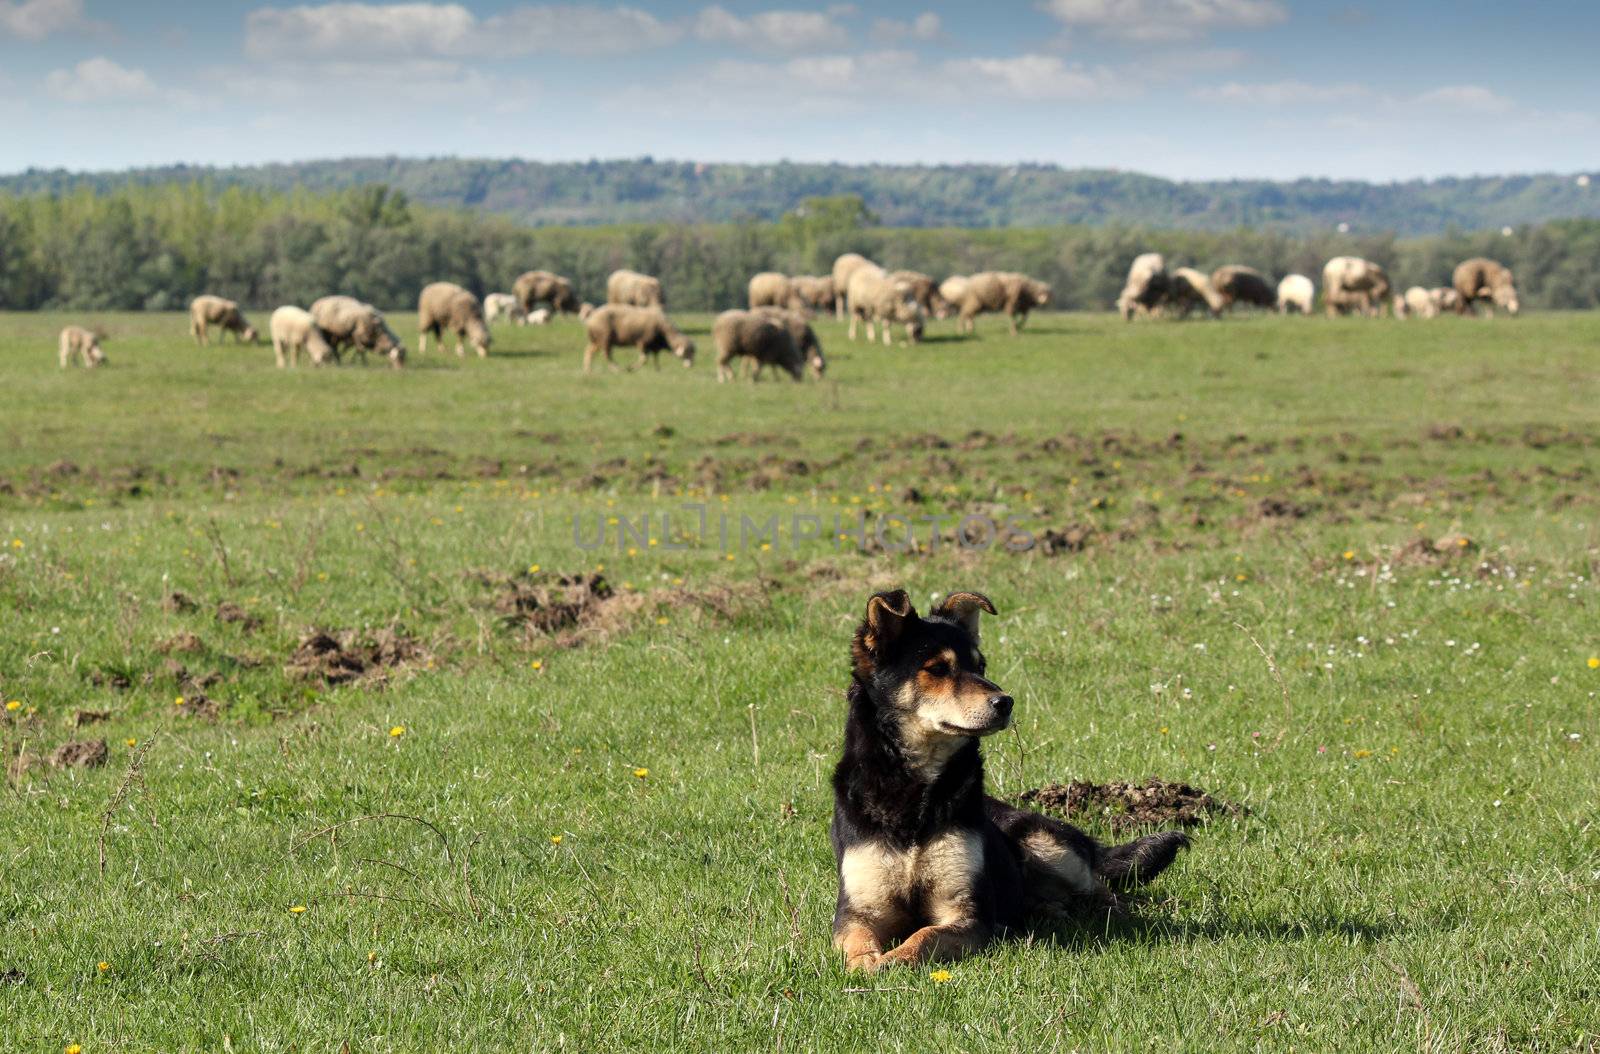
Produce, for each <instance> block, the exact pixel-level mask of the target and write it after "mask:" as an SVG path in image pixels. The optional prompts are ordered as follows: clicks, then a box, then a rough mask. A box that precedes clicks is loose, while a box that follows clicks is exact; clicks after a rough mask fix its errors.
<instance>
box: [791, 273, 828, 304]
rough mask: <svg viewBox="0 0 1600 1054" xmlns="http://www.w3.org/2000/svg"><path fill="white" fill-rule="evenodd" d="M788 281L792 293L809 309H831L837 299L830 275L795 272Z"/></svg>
mask: <svg viewBox="0 0 1600 1054" xmlns="http://www.w3.org/2000/svg"><path fill="white" fill-rule="evenodd" d="M789 283H790V285H791V286H792V287H793V289H794V295H795V296H796V297H797V298H799V300H800V302H801V303H802V304H803V305H805V308H806V309H807V310H809V311H832V310H833V309H834V305H835V303H836V302H837V301H838V299H839V292H838V290H837V289H836V288H835V287H834V284H833V276H832V275H826V274H825V275H810V274H797V275H795V276H794V277H793V278H791V279H789Z"/></svg>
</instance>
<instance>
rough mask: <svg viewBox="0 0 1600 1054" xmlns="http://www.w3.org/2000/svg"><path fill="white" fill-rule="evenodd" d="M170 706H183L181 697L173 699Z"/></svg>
mask: <svg viewBox="0 0 1600 1054" xmlns="http://www.w3.org/2000/svg"><path fill="white" fill-rule="evenodd" d="M172 705H173V706H182V705H183V696H181V695H180V696H178V698H176V699H174V700H173V701H172Z"/></svg>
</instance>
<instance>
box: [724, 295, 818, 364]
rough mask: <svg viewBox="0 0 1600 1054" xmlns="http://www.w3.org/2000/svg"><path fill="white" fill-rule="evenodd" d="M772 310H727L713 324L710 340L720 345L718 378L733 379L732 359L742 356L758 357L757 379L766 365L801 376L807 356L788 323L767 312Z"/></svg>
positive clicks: (756, 362) (755, 358)
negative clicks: (797, 344) (801, 349)
mask: <svg viewBox="0 0 1600 1054" xmlns="http://www.w3.org/2000/svg"><path fill="white" fill-rule="evenodd" d="M770 310H772V309H770V308H768V309H765V310H755V311H740V310H737V309H735V310H733V311H724V312H723V313H722V314H720V315H718V316H717V318H716V321H715V322H713V323H712V324H711V340H712V342H713V343H714V344H715V345H716V346H717V380H718V382H723V381H731V380H733V368H732V367H731V366H730V365H729V363H731V362H732V361H733V360H734V359H736V358H741V357H743V358H749V359H752V360H754V361H755V364H756V371H755V375H754V377H753V378H752V379H754V380H758V381H759V380H760V379H761V371H762V370H763V369H764V368H765V367H767V366H773V367H776V368H778V369H781V370H787V371H788V373H789V376H790V377H793V378H794V379H795V380H797V381H798V380H799V379H800V377H801V375H802V372H803V370H804V366H805V359H804V357H803V356H802V355H801V353H800V349H799V348H797V347H795V343H794V335H793V334H792V333H791V332H790V331H789V327H788V325H787V324H786V323H785V322H784V321H783V320H781V319H780V318H778V317H775V316H773V315H771V314H768V313H767V312H768V311H770Z"/></svg>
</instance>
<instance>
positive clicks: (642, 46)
mask: <svg viewBox="0 0 1600 1054" xmlns="http://www.w3.org/2000/svg"><path fill="white" fill-rule="evenodd" d="M1597 41H1600V2H1596V0H1530V2H1524V3H1511V2H1509V0H1493V2H1488V0H1448V2H1436V0H1383V2H1376V0H1023V2H1010V0H987V2H974V0H966V2H958V3H942V2H935V0H909V2H902V0H880V2H876V3H873V2H867V0H859V2H856V3H835V4H811V3H807V2H806V0H787V3H782V4H776V5H775V4H771V3H750V2H740V0H721V2H718V3H705V2H701V0H661V2H655V0H632V2H631V3H629V4H623V5H617V4H611V3H583V2H573V3H561V4H544V3H525V2H515V0H463V2H460V3H425V2H415V3H396V4H382V3H355V2H343V3H307V4H297V3H286V2H263V0H208V2H204V3H181V2H173V0H138V2H129V0H0V120H3V121H4V126H5V128H6V134H5V135H4V136H3V137H0V171H3V172H15V171H19V170H22V169H25V168H30V167H65V168H70V169H120V168H126V167H130V166H148V165H164V164H172V163H177V162H187V163H193V164H224V165H226V164H254V163H259V162H267V161H297V160H308V159H315V158H330V157H348V156H357V155H389V154H395V155H401V156H425V157H436V156H445V155H459V156H470V157H516V158H525V159H529V160H586V159H589V158H618V157H638V156H641V155H645V154H649V155H652V156H654V157H656V158H658V159H668V158H670V159H683V160H696V161H708V162H718V161H724V162H726V161H749V162H770V161H776V160H782V159H788V160H793V161H841V162H851V163H859V162H892V163H950V162H990V163H1001V164H1010V163H1017V162H1052V163H1056V164H1060V165H1063V166H1066V167H1074V168H1076V167H1091V168H1116V169H1122V170H1128V171H1139V172H1148V173H1152V174H1156V175H1162V176H1168V177H1172V178H1178V179H1218V178H1271V179H1289V178H1298V177H1302V176H1312V177H1332V178H1354V179H1367V180H1376V181H1387V180H1395V179H1412V178H1418V177H1425V178H1432V177H1439V176H1452V175H1456V176H1467V175H1484V174H1502V173H1526V172H1551V171H1553V172H1568V173H1576V172H1582V171H1589V170H1593V169H1596V168H1600V108H1597V107H1596V106H1595V105H1594V100H1595V99H1596V98H1600V63H1597V62H1595V61H1594V47H1595V44H1596V42H1597Z"/></svg>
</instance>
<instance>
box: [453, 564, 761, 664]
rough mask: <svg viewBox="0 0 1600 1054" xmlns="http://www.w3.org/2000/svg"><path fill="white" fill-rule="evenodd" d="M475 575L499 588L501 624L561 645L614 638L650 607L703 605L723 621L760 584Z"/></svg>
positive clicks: (595, 576)
mask: <svg viewBox="0 0 1600 1054" xmlns="http://www.w3.org/2000/svg"><path fill="white" fill-rule="evenodd" d="M476 577H477V579H478V580H479V581H480V582H482V583H483V584H484V585H487V586H491V587H492V588H494V589H495V594H494V598H493V600H492V601H491V604H492V606H493V608H494V610H495V611H496V612H497V613H498V614H499V615H500V618H501V621H502V623H503V624H505V625H506V626H508V627H510V628H513V629H517V630H520V631H521V632H522V633H523V635H524V636H525V637H528V638H530V639H534V638H537V639H539V640H542V641H549V642H551V643H553V644H554V645H555V646H556V647H558V648H575V647H579V646H581V645H585V644H595V643H601V642H604V641H606V640H610V639H611V638H613V637H615V636H617V635H619V634H620V633H622V632H623V631H625V630H626V629H627V628H628V627H629V626H630V625H631V624H632V623H633V621H634V620H635V618H636V616H637V615H638V614H639V613H640V612H643V611H646V610H660V609H663V608H667V609H695V610H703V611H708V612H710V613H711V614H712V615H714V616H716V617H717V618H718V619H720V620H722V621H732V620H733V619H734V618H736V617H738V615H739V614H740V613H741V612H742V611H744V610H745V609H747V608H748V607H749V606H750V605H751V604H752V603H753V602H754V601H755V600H756V598H757V596H758V594H760V592H761V589H762V587H761V586H760V585H759V584H756V583H741V584H739V585H735V586H725V585H714V586H708V587H704V588H698V589H695V588H687V587H679V588H675V589H653V590H646V591H638V592H635V591H622V592H619V591H617V590H615V589H613V588H612V587H611V584H610V583H609V582H607V581H606V579H605V576H604V575H601V574H540V575H527V574H519V575H514V576H501V575H493V574H478V575H476Z"/></svg>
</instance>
